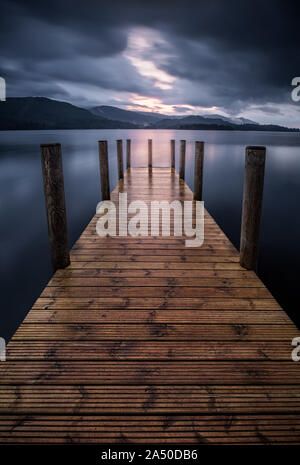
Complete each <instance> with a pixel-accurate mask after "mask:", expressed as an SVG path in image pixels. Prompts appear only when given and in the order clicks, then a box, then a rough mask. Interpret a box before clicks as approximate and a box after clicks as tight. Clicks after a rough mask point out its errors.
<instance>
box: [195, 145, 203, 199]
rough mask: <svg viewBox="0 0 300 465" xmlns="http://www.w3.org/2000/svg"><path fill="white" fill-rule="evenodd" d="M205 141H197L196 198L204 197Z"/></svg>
mask: <svg viewBox="0 0 300 465" xmlns="http://www.w3.org/2000/svg"><path fill="white" fill-rule="evenodd" d="M203 165H204V142H200V141H196V142H195V169H194V200H202V198H203Z"/></svg>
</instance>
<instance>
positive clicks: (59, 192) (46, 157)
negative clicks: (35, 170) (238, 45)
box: [41, 144, 70, 272]
mask: <svg viewBox="0 0 300 465" xmlns="http://www.w3.org/2000/svg"><path fill="white" fill-rule="evenodd" d="M41 156H42V170H43V180H44V192H45V200H46V210H47V220H48V233H49V241H50V253H51V262H52V267H53V270H54V272H55V271H56V270H58V269H60V268H65V267H66V266H68V265H69V264H70V254H69V247H68V233H67V215H66V203H65V191H64V176H63V167H62V154H61V145H60V144H42V145H41Z"/></svg>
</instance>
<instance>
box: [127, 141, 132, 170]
mask: <svg viewBox="0 0 300 465" xmlns="http://www.w3.org/2000/svg"><path fill="white" fill-rule="evenodd" d="M130 165H131V140H130V139H127V140H126V169H127V170H129V169H130Z"/></svg>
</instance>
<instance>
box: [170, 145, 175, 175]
mask: <svg viewBox="0 0 300 465" xmlns="http://www.w3.org/2000/svg"><path fill="white" fill-rule="evenodd" d="M170 142H171V168H172V169H173V170H175V140H174V139H172V140H171V141H170Z"/></svg>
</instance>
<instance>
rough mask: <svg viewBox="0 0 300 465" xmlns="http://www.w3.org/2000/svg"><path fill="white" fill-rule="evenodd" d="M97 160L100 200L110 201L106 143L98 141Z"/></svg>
mask: <svg viewBox="0 0 300 465" xmlns="http://www.w3.org/2000/svg"><path fill="white" fill-rule="evenodd" d="M99 160H100V179H101V193H102V200H109V199H110V187H109V165H108V150H107V141H106V140H100V141H99Z"/></svg>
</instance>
